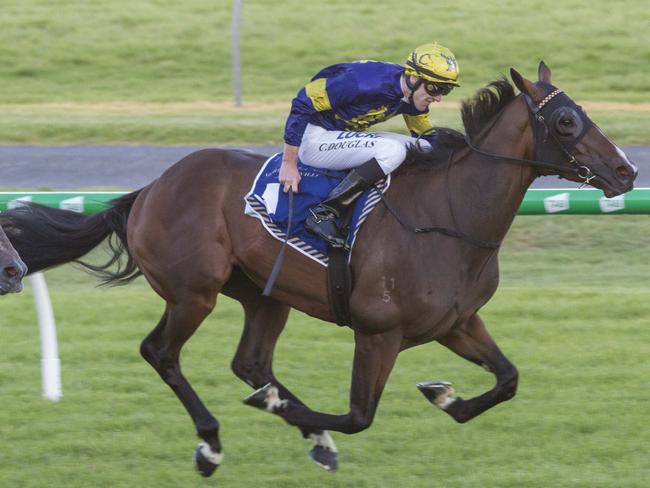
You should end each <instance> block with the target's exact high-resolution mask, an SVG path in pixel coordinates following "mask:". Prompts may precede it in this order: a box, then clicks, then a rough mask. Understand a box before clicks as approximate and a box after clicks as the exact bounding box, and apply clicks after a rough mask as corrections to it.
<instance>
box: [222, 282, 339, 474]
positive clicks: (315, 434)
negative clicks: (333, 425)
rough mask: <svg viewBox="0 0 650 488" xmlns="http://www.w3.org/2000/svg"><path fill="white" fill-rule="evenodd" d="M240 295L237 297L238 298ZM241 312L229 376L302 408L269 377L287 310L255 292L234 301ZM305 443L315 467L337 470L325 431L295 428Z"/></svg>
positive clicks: (335, 454) (285, 307)
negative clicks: (271, 390) (308, 443)
mask: <svg viewBox="0 0 650 488" xmlns="http://www.w3.org/2000/svg"><path fill="white" fill-rule="evenodd" d="M240 295H241V294H240ZM236 298H237V299H238V300H239V301H240V302H241V303H242V305H243V307H244V312H245V323H244V331H243V333H242V336H241V340H240V342H239V346H238V348H237V352H236V354H235V357H234V358H233V361H232V370H233V372H234V373H235V374H236V375H237V376H238V377H239V378H241V379H242V380H243V381H245V382H246V383H248V384H249V385H250V386H252V387H253V388H255V389H259V388H261V387H263V386H265V385H269V384H270V385H273V387H275V388H277V392H278V395H279V396H280V397H281V398H283V399H288V400H290V401H292V402H294V403H296V404H299V405H304V404H303V403H302V402H301V401H300V400H299V399H298V398H297V397H296V396H295V395H294V394H293V393H291V392H290V391H289V390H288V389H287V388H286V387H285V386H284V385H282V383H280V382H279V381H278V380H277V378H276V377H275V375H274V374H273V351H274V349H275V345H276V343H277V340H278V337H279V336H280V334H281V333H282V330H283V329H284V326H285V324H286V321H287V317H288V315H289V307H288V306H287V305H284V304H282V303H280V302H277V301H276V300H274V299H272V298H268V297H263V296H262V295H261V292H260V290H259V289H257V288H255V289H251V290H250V292H249V293H248V294H247V296H237V297H236ZM298 428H299V429H300V430H301V432H302V435H303V437H304V438H305V439H307V438H309V439H311V440H312V441H313V442H314V446H313V447H312V448H311V450H310V452H309V454H310V457H311V458H312V459H313V460H314V462H315V463H316V464H318V465H319V466H321V467H322V468H324V469H326V470H328V471H334V470H336V468H337V450H336V446H335V444H334V441H333V440H332V438H331V436H330V434H329V433H328V432H327V431H323V430H318V429H313V428H303V427H300V426H298Z"/></svg>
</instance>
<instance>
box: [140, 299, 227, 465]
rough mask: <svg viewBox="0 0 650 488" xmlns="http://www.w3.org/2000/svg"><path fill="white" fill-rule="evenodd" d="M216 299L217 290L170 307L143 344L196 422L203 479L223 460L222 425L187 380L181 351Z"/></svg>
mask: <svg viewBox="0 0 650 488" xmlns="http://www.w3.org/2000/svg"><path fill="white" fill-rule="evenodd" d="M215 300H216V291H215V292H214V293H208V294H204V295H203V296H202V295H199V294H194V295H190V296H187V297H185V298H184V299H182V300H181V301H180V302H178V303H174V304H170V303H168V304H167V308H166V310H165V313H164V314H163V316H162V318H161V319H160V322H159V323H158V325H157V326H156V327H155V328H154V330H153V331H151V333H150V334H149V335H148V336H147V337H146V338H145V339H144V340H143V341H142V345H141V347H140V352H141V354H142V356H143V357H144V358H145V359H146V360H147V362H149V364H151V365H152V366H153V367H154V369H155V370H156V371H157V372H158V374H159V375H160V377H161V378H162V379H163V381H164V382H165V383H167V385H169V387H170V388H171V389H172V390H173V391H174V393H176V396H177V397H178V399H179V400H180V401H181V403H182V404H183V406H185V409H186V410H187V412H188V413H189V414H190V417H191V418H192V420H193V421H194V425H195V426H196V431H197V434H198V435H199V437H201V439H203V442H201V443H200V444H199V447H198V449H197V451H196V453H195V461H196V464H197V467H198V469H199V472H200V473H201V475H203V476H210V475H211V474H212V473H213V472H214V470H215V469H216V468H217V467H218V466H219V464H220V463H221V461H222V459H223V453H222V447H221V442H220V441H219V423H218V422H217V419H215V418H214V417H213V416H212V414H210V412H209V411H208V409H207V408H206V407H205V405H204V404H203V402H202V401H201V399H200V398H199V396H198V395H197V394H196V392H195V391H194V390H193V389H192V386H191V385H190V383H189V382H188V381H187V379H186V378H185V376H183V373H182V372H181V367H180V363H179V358H180V352H181V348H182V347H183V345H184V344H185V342H186V341H187V340H188V339H189V338H190V337H191V336H192V334H193V333H194V332H195V331H196V329H197V328H198V326H199V325H200V324H201V322H202V321H203V319H204V318H205V317H206V316H207V315H208V314H209V313H210V311H211V310H212V308H213V306H214V303H215Z"/></svg>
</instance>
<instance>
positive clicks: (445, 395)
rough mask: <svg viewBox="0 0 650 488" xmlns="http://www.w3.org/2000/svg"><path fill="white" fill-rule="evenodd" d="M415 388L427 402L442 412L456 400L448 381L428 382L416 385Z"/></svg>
mask: <svg viewBox="0 0 650 488" xmlns="http://www.w3.org/2000/svg"><path fill="white" fill-rule="evenodd" d="M416 386H417V387H418V389H419V390H420V391H421V392H422V394H423V395H424V396H425V397H426V398H427V400H429V401H430V402H431V403H433V404H434V405H435V406H436V407H440V408H441V409H443V410H445V409H447V408H448V407H449V405H451V404H452V403H454V402H455V401H456V400H457V398H456V395H455V392H454V387H453V386H451V383H449V382H448V381H429V382H428V383H418V384H417V385H416Z"/></svg>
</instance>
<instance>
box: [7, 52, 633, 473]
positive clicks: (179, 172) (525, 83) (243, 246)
mask: <svg viewBox="0 0 650 488" xmlns="http://www.w3.org/2000/svg"><path fill="white" fill-rule="evenodd" d="M511 77H512V80H513V82H514V85H516V87H517V88H518V89H519V90H520V92H521V93H520V94H519V95H516V94H515V90H514V87H513V85H512V84H511V83H510V82H509V81H507V80H506V79H500V80H497V81H495V82H493V83H491V84H490V85H488V86H487V87H486V88H483V89H481V90H480V91H479V92H478V93H477V95H476V96H475V97H473V98H472V99H470V100H467V101H465V102H464V103H463V105H462V108H461V114H462V119H463V123H464V126H465V132H466V136H465V137H461V136H460V134H459V133H454V132H452V131H449V130H441V131H440V134H441V147H440V151H436V153H435V154H433V153H421V152H419V151H418V150H416V149H415V148H412V149H411V150H410V151H409V154H408V156H407V162H405V163H404V164H403V165H402V167H401V168H400V169H399V170H397V171H396V172H395V173H394V175H393V180H392V184H391V186H390V189H389V190H388V192H387V194H386V196H385V202H384V203H385V205H379V206H378V207H377V208H376V209H375V210H374V211H373V212H372V213H371V214H370V216H369V218H368V220H367V221H366V223H365V224H364V225H363V227H362V228H361V230H360V233H359V234H358V236H357V240H356V243H355V246H354V249H353V251H352V260H351V274H352V279H353V283H354V287H353V291H352V296H351V299H350V308H351V310H350V312H351V316H352V328H353V330H354V341H355V350H354V359H353V364H352V381H351V388H350V398H349V411H348V412H345V413H342V414H330V413H325V412H317V411H313V410H311V409H310V408H309V407H308V406H306V405H305V404H304V403H303V402H301V401H300V400H299V399H298V398H297V397H296V396H295V395H294V394H292V393H291V392H290V391H289V390H288V389H287V388H286V387H285V386H284V385H283V384H282V383H281V382H280V381H279V380H278V379H277V378H276V376H275V375H274V373H273V367H272V358H273V351H274V348H275V345H276V341H277V340H278V337H279V335H280V333H281V332H282V330H283V328H284V326H285V322H286V321H287V316H288V314H289V310H290V308H296V309H298V310H301V311H303V312H305V313H307V314H309V315H311V316H314V317H317V318H319V319H322V320H324V321H329V322H333V321H334V317H333V316H332V313H331V312H330V307H329V303H328V291H327V288H326V271H325V268H324V267H322V266H321V265H320V264H318V263H316V262H314V261H312V260H311V259H309V258H307V257H305V256H303V255H301V254H299V253H297V252H295V251H293V250H289V252H288V254H287V256H286V259H285V262H284V265H283V267H282V269H281V272H280V274H279V276H278V277H277V281H276V283H275V286H274V288H273V291H272V294H271V296H270V297H266V296H263V295H262V288H263V286H264V284H265V282H266V280H267V278H268V276H269V274H270V272H271V269H272V267H273V264H274V258H275V256H276V255H277V253H278V251H279V249H280V246H281V243H280V242H279V241H277V240H276V239H275V238H273V237H271V236H269V235H268V234H267V233H266V232H265V231H264V229H263V228H262V226H261V223H260V222H259V221H258V220H257V219H254V218H251V217H248V216H245V215H244V195H245V194H246V193H247V192H248V191H249V189H250V187H251V184H252V182H253V180H254V178H255V176H256V173H257V172H258V170H259V169H260V166H261V165H262V163H263V162H264V160H265V158H264V157H263V156H260V155H256V154H253V153H249V152H243V151H235V150H219V149H208V150H201V151H198V152H194V153H192V154H190V155H188V156H187V157H185V158H184V159H182V160H181V161H179V162H178V163H176V164H175V165H174V166H172V167H170V168H169V169H168V170H167V171H166V172H165V173H164V174H163V175H162V176H160V177H159V178H158V179H157V180H155V181H154V182H152V183H151V184H149V185H148V186H146V187H144V188H142V189H140V190H138V191H135V192H133V193H130V194H128V195H125V196H123V197H121V198H118V199H116V200H114V201H113V203H112V205H111V207H110V208H108V209H107V210H105V211H103V212H102V213H100V214H96V215H93V216H82V215H79V214H75V213H72V212H68V211H63V210H57V209H48V208H42V207H37V206H30V207H22V208H18V209H15V210H12V211H11V212H9V215H8V219H9V221H8V223H7V224H6V226H7V229H8V230H11V232H10V233H9V235H10V238H11V239H12V242H13V243H14V246H15V247H16V249H18V251H19V252H20V253H21V255H22V256H23V259H25V261H26V263H27V264H28V266H29V268H30V270H31V271H37V270H39V269H44V268H48V267H50V266H54V265H57V264H60V263H64V262H68V261H71V260H77V259H78V258H80V257H81V256H83V255H84V254H85V253H87V252H88V251H89V250H90V249H92V248H94V247H95V246H97V245H98V244H99V243H100V242H102V241H103V240H104V239H105V238H106V237H107V236H111V237H112V240H110V241H109V242H110V244H111V246H112V250H113V259H112V260H111V262H109V263H107V264H106V265H105V266H91V265H90V264H88V265H87V266H89V267H91V269H93V270H94V271H96V272H98V273H103V276H104V279H105V281H106V282H108V283H114V284H119V283H127V282H128V281H130V280H131V279H133V278H135V277H136V276H138V275H139V274H143V275H144V277H145V278H146V280H147V281H148V282H149V284H150V285H151V287H152V288H153V289H154V290H155V291H156V292H157V293H158V294H159V295H160V296H161V297H162V298H163V299H164V300H165V302H166V304H165V309H164V312H163V314H162V317H161V318H160V321H159V322H158V324H157V325H156V326H155V328H154V329H153V330H152V331H151V333H150V334H149V335H148V336H147V337H146V338H145V339H144V340H143V341H142V344H141V347H140V352H141V354H142V356H143V357H144V359H145V360H146V361H148V362H149V363H150V364H151V365H152V366H153V368H154V369H155V370H156V371H157V372H158V374H159V375H160V377H161V378H162V380H163V381H164V382H165V383H166V384H167V385H169V386H170V387H171V389H172V390H173V391H174V393H175V394H176V395H177V397H178V399H179V400H180V401H181V403H182V404H183V406H184V407H185V408H186V410H187V412H188V413H189V415H190V417H191V418H192V420H193V422H194V424H195V427H196V431H197V434H198V436H199V437H200V444H199V447H198V448H197V449H196V451H195V455H194V456H195V457H194V459H195V462H196V465H197V467H198V469H199V472H200V473H201V474H202V475H203V476H210V475H211V474H212V473H213V472H214V470H215V469H216V468H217V467H218V465H219V464H220V463H221V461H222V459H223V447H222V444H221V441H220V439H219V423H218V421H217V419H216V418H215V417H214V416H213V415H212V414H211V413H210V411H209V410H208V409H207V408H206V406H205V405H204V404H203V403H202V401H201V399H200V398H199V396H198V395H197V393H196V392H195V391H194V390H193V389H192V386H191V385H190V383H189V382H188V380H187V379H186V378H185V377H184V376H183V374H182V372H181V367H180V364H179V356H180V352H181V348H182V347H183V345H184V344H185V342H186V341H187V340H188V339H189V338H190V337H191V336H192V334H193V333H194V332H195V331H196V329H197V328H198V327H199V325H201V322H202V321H203V320H204V319H205V317H206V316H207V315H208V314H209V313H210V312H211V311H212V309H213V307H214V306H215V304H216V299H217V295H218V294H219V293H223V294H225V295H227V296H230V297H232V298H234V299H235V300H238V301H239V302H240V303H241V304H242V306H243V309H244V328H243V333H242V336H241V340H240V342H239V345H238V348H237V351H236V353H235V356H234V358H233V360H232V370H233V372H234V373H235V375H237V376H238V377H239V378H241V379H242V380H243V381H245V382H246V383H248V384H249V385H250V386H251V387H252V388H253V389H254V390H255V391H254V392H253V393H252V394H251V395H250V396H249V397H247V398H246V399H245V403H247V404H250V405H253V406H256V407H258V408H262V409H264V410H267V411H269V412H271V413H273V414H275V415H277V416H279V417H281V418H282V419H283V420H284V421H285V422H287V423H288V424H290V425H294V426H296V427H298V428H299V429H300V431H301V432H302V435H303V436H304V437H305V438H310V439H312V440H313V442H314V445H313V447H312V448H311V450H310V456H311V457H312V459H313V460H314V461H316V462H317V463H318V464H319V465H321V466H322V467H324V468H326V469H330V470H334V469H335V468H336V465H337V448H336V446H335V444H334V442H333V440H332V437H331V436H330V434H329V431H337V432H343V433H346V434H353V433H357V432H360V431H362V430H364V429H366V428H368V427H369V426H370V425H371V423H372V421H373V417H374V415H375V411H376V409H377V406H378V402H379V399H380V397H381V394H382V391H383V389H384V385H385V384H386V381H387V379H388V377H389V374H390V372H391V370H392V368H393V365H394V364H395V361H396V359H397V356H398V354H399V353H400V351H403V350H405V349H408V348H411V347H414V346H418V345H420V344H425V343H428V342H431V341H438V342H439V343H440V344H443V345H444V346H446V347H447V348H449V349H450V350H451V351H453V352H455V353H456V354H458V355H459V356H461V357H463V358H465V359H467V360H469V361H471V362H473V363H476V364H477V365H480V366H482V367H484V368H485V369H487V370H488V371H489V372H491V373H493V374H494V375H495V377H496V385H495V386H494V387H493V388H491V389H490V390H489V391H487V392H485V393H483V394H481V395H478V396H476V397H474V398H470V399H462V398H460V397H459V396H456V394H455V392H454V390H453V388H452V386H451V384H450V383H447V382H428V383H420V384H418V385H417V386H418V388H419V389H420V390H421V391H422V393H423V394H424V395H425V396H426V398H427V399H428V400H429V401H430V402H431V403H433V404H434V405H436V406H438V407H440V408H441V409H442V410H443V411H444V412H446V413H447V414H449V415H450V416H451V417H452V418H453V419H454V420H456V421H457V422H466V421H468V420H470V419H472V418H474V417H476V416H477V415H479V414H481V413H482V412H484V411H486V410H488V409H489V408H491V407H493V406H494V405H496V404H498V403H500V402H503V401H505V400H508V399H510V398H512V397H513V396H514V395H515V391H516V389H517V380H518V373H517V369H516V368H515V366H514V365H513V364H512V363H511V362H510V361H509V360H508V359H507V358H506V357H505V355H504V354H503V353H502V352H501V351H500V349H499V347H498V346H497V345H496V343H495V342H494V340H493V339H492V338H491V337H490V335H489V333H488V331H487V329H486V326H485V324H484V323H483V321H482V320H481V317H480V316H479V314H478V311H479V310H480V308H481V307H482V306H483V305H485V303H486V302H487V301H488V300H489V299H490V298H491V297H492V295H493V294H494V292H495V291H496V289H497V285H498V282H499V271H498V249H499V244H500V243H501V242H502V240H503V239H504V237H505V235H506V232H507V231H508V228H509V227H510V225H511V223H512V221H513V219H514V217H515V214H516V212H517V209H518V207H519V205H520V204H521V202H522V199H523V198H524V194H525V193H526V190H527V188H528V187H529V185H530V184H531V183H532V181H533V180H534V179H535V178H536V177H537V176H539V175H541V174H545V175H546V174H555V175H559V176H561V177H564V178H567V179H569V180H573V181H578V182H583V183H589V184H591V185H593V186H594V187H597V188H600V189H602V190H603V192H604V193H605V195H607V196H608V197H611V196H615V195H618V194H621V193H624V192H626V191H629V190H630V189H632V187H633V182H634V179H635V177H636V174H637V169H636V167H635V166H634V164H632V163H631V162H630V161H629V160H628V159H627V157H626V156H625V154H624V153H623V152H622V151H621V150H620V149H619V148H618V147H617V146H616V145H615V144H614V143H613V142H612V141H611V140H610V139H609V138H607V137H606V136H605V134H603V132H602V131H601V130H600V129H599V128H598V127H597V126H596V125H595V124H594V123H593V122H592V121H591V120H590V119H589V118H588V117H587V115H586V114H585V113H584V112H583V111H582V110H581V108H580V107H579V106H577V105H576V104H575V103H574V102H573V101H572V100H571V99H570V98H569V97H568V96H567V95H566V94H564V93H563V92H562V91H561V90H559V89H557V88H556V87H555V86H553V85H552V84H551V71H550V70H549V68H548V67H547V66H546V65H545V64H544V63H543V62H542V63H540V65H539V68H538V78H539V80H538V81H537V82H534V83H533V82H531V81H529V80H527V79H526V78H524V77H523V76H522V75H520V74H519V73H518V72H517V71H515V70H514V69H511ZM389 202H390V204H389ZM416 225H417V226H420V228H419V229H415V228H414V226H416ZM426 225H429V226H432V225H435V226H437V227H438V228H442V229H443V230H444V229H447V231H446V232H424V231H426V230H433V227H431V228H430V229H424V228H423V226H426ZM120 256H122V257H126V259H127V261H126V263H124V262H122V264H123V265H122V266H121V267H118V269H117V270H116V269H115V268H111V269H109V268H108V266H109V265H114V264H115V261H118V259H119V257H120ZM387 283H390V285H389V288H390V289H388V285H387Z"/></svg>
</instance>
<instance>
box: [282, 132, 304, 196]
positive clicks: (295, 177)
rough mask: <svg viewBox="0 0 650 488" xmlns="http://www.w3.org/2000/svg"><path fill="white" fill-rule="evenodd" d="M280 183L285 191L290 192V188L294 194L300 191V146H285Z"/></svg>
mask: <svg viewBox="0 0 650 488" xmlns="http://www.w3.org/2000/svg"><path fill="white" fill-rule="evenodd" d="M279 180H280V183H281V184H283V185H284V187H283V190H284V191H285V192H287V191H289V188H291V189H292V190H293V192H294V193H296V192H297V191H298V183H300V172H299V171H298V146H293V145H291V144H287V143H285V144H284V151H283V153H282V166H280V176H279Z"/></svg>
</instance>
